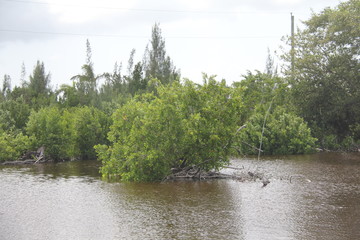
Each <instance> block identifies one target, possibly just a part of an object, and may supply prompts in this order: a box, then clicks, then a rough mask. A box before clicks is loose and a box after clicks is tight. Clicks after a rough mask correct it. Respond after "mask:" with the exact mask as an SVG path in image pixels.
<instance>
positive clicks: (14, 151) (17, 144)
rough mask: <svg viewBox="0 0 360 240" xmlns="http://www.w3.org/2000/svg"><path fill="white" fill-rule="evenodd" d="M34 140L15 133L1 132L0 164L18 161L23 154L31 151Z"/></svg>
mask: <svg viewBox="0 0 360 240" xmlns="http://www.w3.org/2000/svg"><path fill="white" fill-rule="evenodd" d="M31 147H32V138H31V137H28V136H26V135H24V134H22V133H21V132H20V133H15V132H2V131H1V130H0V149H1V151H0V162H1V161H12V160H15V159H17V158H18V157H19V156H20V155H21V154H22V153H24V152H25V151H27V150H28V149H31Z"/></svg>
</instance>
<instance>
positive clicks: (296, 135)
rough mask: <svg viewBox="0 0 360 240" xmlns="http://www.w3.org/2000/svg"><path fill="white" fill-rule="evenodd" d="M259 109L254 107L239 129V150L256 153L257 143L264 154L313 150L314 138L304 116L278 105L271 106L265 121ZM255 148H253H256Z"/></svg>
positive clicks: (262, 112)
mask: <svg viewBox="0 0 360 240" xmlns="http://www.w3.org/2000/svg"><path fill="white" fill-rule="evenodd" d="M264 115H266V113H265V112H264V111H263V110H260V111H256V112H255V113H254V114H253V115H252V116H251V117H250V119H249V121H248V124H247V127H246V128H245V129H244V130H243V131H241V132H240V134H239V141H241V143H246V144H241V145H240V146H241V148H240V151H241V152H242V153H244V154H258V148H259V144H260V143H261V146H262V147H261V150H263V152H264V154H299V153H310V152H312V151H314V148H315V141H316V139H315V138H313V137H312V136H311V131H310V129H309V128H308V126H307V124H306V123H305V122H304V120H303V119H302V118H300V117H298V116H296V115H295V114H293V113H290V112H286V110H285V109H284V108H282V107H277V108H276V109H275V110H273V111H272V112H271V113H270V114H269V116H268V118H266V121H265V120H264ZM255 147H256V148H257V149H256V148H255Z"/></svg>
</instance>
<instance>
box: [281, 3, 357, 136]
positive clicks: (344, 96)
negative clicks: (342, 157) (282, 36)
mask: <svg viewBox="0 0 360 240" xmlns="http://www.w3.org/2000/svg"><path fill="white" fill-rule="evenodd" d="M304 24H305V28H304V29H303V30H298V33H297V34H296V35H295V37H294V46H295V49H294V54H295V62H294V70H293V71H292V70H291V68H289V69H288V71H287V75H288V77H289V78H290V79H291V81H292V82H291V83H292V96H293V98H294V104H295V106H296V107H297V109H298V110H299V113H300V114H301V116H303V117H304V118H305V120H306V121H308V122H309V123H310V125H311V126H312V128H313V129H314V130H316V135H318V136H319V137H320V138H323V137H324V135H328V134H334V135H336V136H338V137H339V139H342V138H344V137H345V136H348V135H354V134H355V135H357V136H359V133H358V132H354V131H353V130H354V129H359V128H358V122H359V118H360V105H359V104H360V72H359V69H360V2H359V1H358V0H349V1H346V2H343V3H340V4H339V5H338V6H337V7H335V8H334V9H331V8H326V9H324V10H323V11H321V12H320V13H313V15H312V17H311V18H310V19H309V20H307V21H305V22H304ZM285 59H287V60H289V61H290V53H289V54H287V55H285ZM356 131H358V130H356Z"/></svg>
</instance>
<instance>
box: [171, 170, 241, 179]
mask: <svg viewBox="0 0 360 240" xmlns="http://www.w3.org/2000/svg"><path fill="white" fill-rule="evenodd" d="M171 170H172V172H173V173H172V174H170V175H169V176H167V177H166V178H165V179H164V181H174V180H209V179H235V180H242V178H241V177H239V176H237V175H230V174H224V173H220V172H218V171H204V170H203V169H201V168H200V167H197V166H188V167H184V168H173V169H171Z"/></svg>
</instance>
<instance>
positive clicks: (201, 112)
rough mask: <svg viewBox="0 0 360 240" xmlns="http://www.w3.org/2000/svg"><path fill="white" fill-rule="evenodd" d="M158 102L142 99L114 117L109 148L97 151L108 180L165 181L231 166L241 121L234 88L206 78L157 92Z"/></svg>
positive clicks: (151, 98) (136, 99) (175, 84)
mask: <svg viewBox="0 0 360 240" xmlns="http://www.w3.org/2000/svg"><path fill="white" fill-rule="evenodd" d="M157 93H158V96H154V95H152V94H150V95H143V96H139V97H137V98H135V99H133V100H132V101H130V102H129V103H127V104H125V105H124V106H123V107H121V108H119V109H118V110H117V111H116V112H115V113H114V115H113V125H112V126H111V131H110V133H109V140H110V142H111V145H110V146H109V147H106V146H97V151H98V153H99V157H100V159H101V160H102V163H103V167H102V169H101V172H102V173H103V175H104V176H119V177H121V179H124V180H135V181H144V180H145V181H149V180H161V179H162V178H164V177H165V176H166V175H167V174H169V173H170V169H171V168H173V167H180V166H191V165H197V166H201V167H202V168H203V169H207V170H209V169H213V168H219V167H221V166H223V164H225V163H227V162H228V156H229V153H230V148H231V145H232V142H233V140H234V136H235V134H236V129H237V127H238V123H239V119H241V117H240V114H241V112H242V111H241V107H242V103H241V97H240V96H239V92H238V91H237V89H235V88H229V87H227V86H226V85H225V83H218V82H216V81H215V80H214V79H213V78H209V79H207V78H206V82H205V83H204V84H203V85H202V86H200V85H197V84H194V83H192V82H190V81H186V82H185V83H184V84H180V83H173V84H172V85H170V86H168V87H165V86H160V87H158V89H157Z"/></svg>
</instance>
